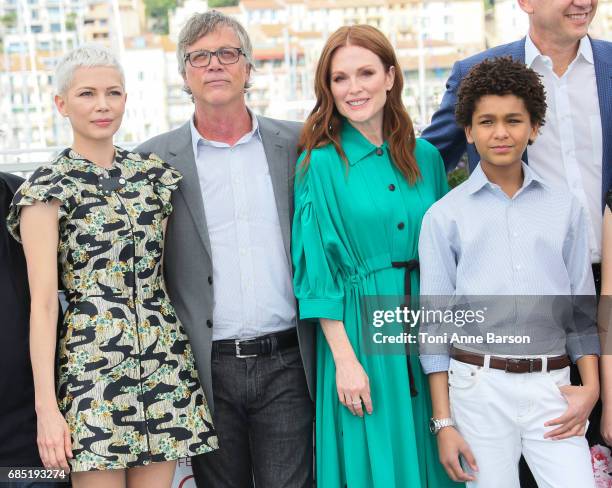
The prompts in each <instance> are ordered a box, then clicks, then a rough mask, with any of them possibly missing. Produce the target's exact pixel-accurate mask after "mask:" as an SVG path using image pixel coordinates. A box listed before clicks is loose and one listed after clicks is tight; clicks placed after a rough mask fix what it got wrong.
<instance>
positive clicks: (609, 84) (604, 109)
mask: <svg viewBox="0 0 612 488" xmlns="http://www.w3.org/2000/svg"><path fill="white" fill-rule="evenodd" d="M606 44H608V45H609V43H606ZM606 44H604V43H603V42H601V41H597V40H593V39H591V47H592V49H593V62H594V64H595V79H596V80H597V96H598V98H599V111H600V114H601V131H602V146H603V147H602V162H601V171H602V174H601V186H602V189H601V190H602V191H601V195H602V201H601V205H602V207H601V208H602V210H603V208H604V205H605V203H604V202H605V196H606V192H607V191H608V190H609V189H610V185H611V184H612V168H611V166H612V138H610V137H609V135H610V134H612V64H610V63H609V62H608V61H607V60H608V59H611V58H612V49H611V48H609V47H608V49H607V53H606V47H607V46H606Z"/></svg>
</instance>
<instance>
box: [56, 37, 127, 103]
mask: <svg viewBox="0 0 612 488" xmlns="http://www.w3.org/2000/svg"><path fill="white" fill-rule="evenodd" d="M97 66H108V67H112V68H115V69H116V70H117V71H118V72H119V75H120V76H121V84H122V85H123V86H124V87H125V75H124V73H123V68H122V67H121V64H119V60H118V59H117V57H116V56H115V55H114V54H113V52H112V51H111V50H110V49H108V48H106V47H104V46H101V45H99V44H87V45H85V46H81V47H78V48H76V49H73V50H72V51H70V52H69V53H68V54H66V55H65V56H64V57H63V58H62V59H61V60H60V62H59V63H58V65H57V66H56V68H55V90H56V94H57V95H62V94H65V93H66V91H67V90H68V89H69V88H70V85H71V84H72V79H73V77H74V72H75V71H76V70H77V69H78V68H93V67H97Z"/></svg>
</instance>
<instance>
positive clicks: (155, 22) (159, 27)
mask: <svg viewBox="0 0 612 488" xmlns="http://www.w3.org/2000/svg"><path fill="white" fill-rule="evenodd" d="M144 3H145V12H146V15H147V17H148V18H149V19H150V20H151V24H152V26H151V28H152V30H153V32H155V33H157V34H168V12H169V11H170V10H174V9H175V8H176V0H144Z"/></svg>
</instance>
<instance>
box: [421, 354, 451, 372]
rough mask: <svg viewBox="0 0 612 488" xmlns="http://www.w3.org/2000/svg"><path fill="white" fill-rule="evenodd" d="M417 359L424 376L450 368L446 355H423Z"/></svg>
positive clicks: (448, 357)
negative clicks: (419, 361)
mask: <svg viewBox="0 0 612 488" xmlns="http://www.w3.org/2000/svg"><path fill="white" fill-rule="evenodd" d="M419 359H420V360H421V367H422V368H423V371H424V372H425V374H432V373H439V372H440V371H448V367H449V366H450V356H448V355H446V354H424V355H422V356H421V357H420V358H419Z"/></svg>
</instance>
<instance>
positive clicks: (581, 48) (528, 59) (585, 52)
mask: <svg viewBox="0 0 612 488" xmlns="http://www.w3.org/2000/svg"><path fill="white" fill-rule="evenodd" d="M579 55H582V57H583V58H584V59H585V61H588V62H589V63H591V64H593V48H592V47H591V41H590V39H589V36H584V37H583V38H582V39H580V44H579V45H578V52H577V53H576V58H574V60H573V61H572V63H573V62H574V61H575V60H576V59H577V58H578V56H579ZM538 57H541V58H542V59H543V60H544V61H545V62H546V60H550V58H549V57H548V56H546V55H544V54H542V53H541V52H540V50H539V49H538V48H537V46H536V45H535V44H534V43H533V41H532V40H531V36H530V35H529V34H527V38H526V39H525V64H526V65H527V66H529V67H531V66H532V65H533V62H534V61H535V60H536V59H537V58H538ZM547 64H549V63H547ZM550 64H551V65H550V66H549V67H550V68H551V69H552V62H550Z"/></svg>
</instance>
